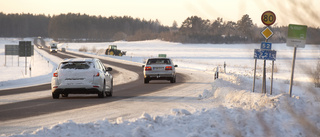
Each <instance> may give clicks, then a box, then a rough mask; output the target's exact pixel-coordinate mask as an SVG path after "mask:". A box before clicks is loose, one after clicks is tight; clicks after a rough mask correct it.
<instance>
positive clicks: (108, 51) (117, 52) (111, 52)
mask: <svg viewBox="0 0 320 137" xmlns="http://www.w3.org/2000/svg"><path fill="white" fill-rule="evenodd" d="M126 53H127V52H126V51H121V50H118V49H117V45H109V47H108V48H107V49H106V53H105V54H106V55H114V56H123V55H126Z"/></svg>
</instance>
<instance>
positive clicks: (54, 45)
mask: <svg viewBox="0 0 320 137" xmlns="http://www.w3.org/2000/svg"><path fill="white" fill-rule="evenodd" d="M57 52H58V46H57V43H50V53H57Z"/></svg>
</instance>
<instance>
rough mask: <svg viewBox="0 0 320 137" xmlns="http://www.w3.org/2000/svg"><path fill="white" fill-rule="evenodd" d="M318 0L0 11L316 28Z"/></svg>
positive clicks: (34, 6)
mask: <svg viewBox="0 0 320 137" xmlns="http://www.w3.org/2000/svg"><path fill="white" fill-rule="evenodd" d="M319 5H320V1H319V0H0V12H3V13H33V14H46V15H59V14H61V13H81V14H84V13H85V14H88V15H97V16H98V15H101V16H104V17H109V16H125V15H126V16H131V17H133V18H140V19H142V18H144V19H146V20H150V19H151V20H156V19H158V20H159V21H160V22H161V24H163V25H167V26H172V23H173V21H174V20H175V21H177V23H178V25H179V26H180V25H181V23H182V22H183V21H184V20H185V19H186V18H187V17H190V16H195V15H196V16H199V17H201V18H203V19H209V20H211V21H212V20H215V19H217V18H218V17H222V18H223V20H224V21H235V22H236V21H238V20H239V19H241V17H242V16H243V15H245V14H248V15H249V16H250V18H251V19H252V20H253V23H254V24H257V25H258V26H263V24H262V22H261V15H262V13H263V12H264V11H267V10H271V11H273V12H274V13H275V14H276V17H277V20H276V23H275V25H278V26H282V25H288V24H301V25H308V26H314V27H319V26H320V25H319V24H320V23H319V22H320V19H319V18H320V16H319V15H318V14H320V8H319V7H318V6H319Z"/></svg>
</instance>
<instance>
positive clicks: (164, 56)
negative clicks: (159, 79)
mask: <svg viewBox="0 0 320 137" xmlns="http://www.w3.org/2000/svg"><path fill="white" fill-rule="evenodd" d="M158 57H159V58H166V57H167V54H159V55H158Z"/></svg>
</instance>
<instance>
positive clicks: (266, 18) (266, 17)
mask: <svg viewBox="0 0 320 137" xmlns="http://www.w3.org/2000/svg"><path fill="white" fill-rule="evenodd" d="M261 21H262V23H263V24H264V25H267V26H270V25H272V24H274V22H276V14H274V13H273V12H272V11H266V12H264V13H262V15H261Z"/></svg>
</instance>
